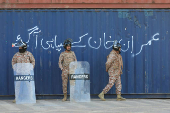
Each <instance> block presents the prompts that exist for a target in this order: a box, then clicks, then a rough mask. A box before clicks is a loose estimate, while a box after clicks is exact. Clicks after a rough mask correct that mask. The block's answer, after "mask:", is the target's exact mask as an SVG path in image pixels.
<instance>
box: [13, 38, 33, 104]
mask: <svg viewBox="0 0 170 113" xmlns="http://www.w3.org/2000/svg"><path fill="white" fill-rule="evenodd" d="M17 46H18V47H19V52H17V53H16V54H15V55H14V56H13V58H12V68H13V67H14V64H16V63H31V64H32V65H33V67H34V66H35V59H34V56H33V55H32V53H31V52H29V51H27V44H26V43H25V42H22V41H20V42H18V43H17ZM13 102H14V103H15V102H16V100H14V101H13Z"/></svg>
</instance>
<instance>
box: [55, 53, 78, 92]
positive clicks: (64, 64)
mask: <svg viewBox="0 0 170 113" xmlns="http://www.w3.org/2000/svg"><path fill="white" fill-rule="evenodd" d="M73 61H77V59H76V55H75V53H74V52H73V51H70V52H66V51H64V52H62V53H61V54H60V57H59V62H58V64H59V67H60V69H61V70H62V75H61V76H62V86H63V93H67V82H68V74H69V64H70V63H71V62H73Z"/></svg>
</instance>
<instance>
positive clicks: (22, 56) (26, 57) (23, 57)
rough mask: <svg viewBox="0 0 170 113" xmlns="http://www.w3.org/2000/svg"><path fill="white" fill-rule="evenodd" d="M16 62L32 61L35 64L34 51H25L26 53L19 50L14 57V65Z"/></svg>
mask: <svg viewBox="0 0 170 113" xmlns="http://www.w3.org/2000/svg"><path fill="white" fill-rule="evenodd" d="M16 63H32V65H33V67H34V66H35V59H34V56H33V55H32V53H30V52H29V51H25V52H24V53H19V52H17V53H16V54H15V55H14V56H13V58H12V67H13V66H14V64H16Z"/></svg>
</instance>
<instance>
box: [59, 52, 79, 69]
mask: <svg viewBox="0 0 170 113" xmlns="http://www.w3.org/2000/svg"><path fill="white" fill-rule="evenodd" d="M73 61H77V59H76V55H75V53H74V52H73V51H70V52H66V51H64V52H62V53H61V54H60V57H59V62H58V65H59V67H60V69H61V70H63V69H69V64H70V63H71V62H73Z"/></svg>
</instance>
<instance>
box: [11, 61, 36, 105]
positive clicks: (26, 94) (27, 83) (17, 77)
mask: <svg viewBox="0 0 170 113" xmlns="http://www.w3.org/2000/svg"><path fill="white" fill-rule="evenodd" d="M13 70H14V85H15V100H16V104H26V103H36V97H35V84H34V70H33V65H32V64H31V63H16V64H14V66H13Z"/></svg>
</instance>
